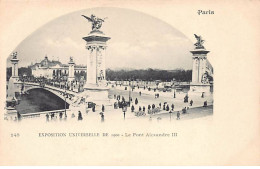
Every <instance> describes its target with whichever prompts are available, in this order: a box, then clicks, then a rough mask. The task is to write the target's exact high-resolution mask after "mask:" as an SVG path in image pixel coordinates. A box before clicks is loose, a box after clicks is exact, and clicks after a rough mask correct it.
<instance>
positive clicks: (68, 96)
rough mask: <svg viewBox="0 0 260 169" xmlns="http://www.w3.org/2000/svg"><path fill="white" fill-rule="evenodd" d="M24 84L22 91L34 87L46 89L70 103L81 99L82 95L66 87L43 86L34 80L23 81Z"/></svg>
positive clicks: (24, 91)
mask: <svg viewBox="0 0 260 169" xmlns="http://www.w3.org/2000/svg"><path fill="white" fill-rule="evenodd" d="M22 85H23V90H22V93H26V92H28V91H30V90H33V89H44V90H47V91H49V92H51V93H53V94H55V95H56V96H58V97H59V98H61V99H62V100H64V101H65V100H66V102H67V103H68V104H70V105H73V104H76V103H78V102H79V101H80V96H79V94H80V93H77V92H74V91H70V90H65V89H64V88H58V87H54V86H50V85H46V84H45V85H44V86H42V85H40V84H39V83H32V82H24V83H22Z"/></svg>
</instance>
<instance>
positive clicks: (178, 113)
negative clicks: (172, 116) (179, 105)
mask: <svg viewBox="0 0 260 169" xmlns="http://www.w3.org/2000/svg"><path fill="white" fill-rule="evenodd" d="M180 116H181V114H180V112H179V111H178V112H177V120H180V119H181V118H180Z"/></svg>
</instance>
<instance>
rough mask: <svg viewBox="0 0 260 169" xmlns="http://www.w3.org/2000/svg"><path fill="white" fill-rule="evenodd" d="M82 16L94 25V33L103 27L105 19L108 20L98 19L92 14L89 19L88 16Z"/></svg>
mask: <svg viewBox="0 0 260 169" xmlns="http://www.w3.org/2000/svg"><path fill="white" fill-rule="evenodd" d="M81 16H83V17H84V18H86V19H87V20H88V21H89V22H91V23H92V31H95V30H98V29H100V28H101V26H102V23H103V22H105V19H107V18H103V19H101V18H98V17H96V16H95V15H93V14H92V15H91V16H90V17H87V16H85V15H81Z"/></svg>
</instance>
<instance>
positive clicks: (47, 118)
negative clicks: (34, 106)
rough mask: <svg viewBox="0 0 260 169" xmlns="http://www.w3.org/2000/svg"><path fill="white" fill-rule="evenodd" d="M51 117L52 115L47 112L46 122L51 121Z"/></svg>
mask: <svg viewBox="0 0 260 169" xmlns="http://www.w3.org/2000/svg"><path fill="white" fill-rule="evenodd" d="M49 117H50V116H49V113H47V114H46V122H48V121H49Z"/></svg>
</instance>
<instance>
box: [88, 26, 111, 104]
mask: <svg viewBox="0 0 260 169" xmlns="http://www.w3.org/2000/svg"><path fill="white" fill-rule="evenodd" d="M83 39H84V40H85V41H86V42H87V44H86V49H87V50H88V55H87V82H86V84H85V86H84V95H85V96H86V101H88V102H94V103H96V104H97V105H98V106H99V105H102V104H104V105H112V104H111V103H110V101H109V99H108V90H109V89H108V88H107V87H106V80H105V79H106V67H105V57H106V48H107V45H106V42H107V41H108V40H109V39H110V37H108V36H106V35H105V34H104V33H103V32H101V31H99V30H94V31H91V32H90V34H89V35H88V36H87V37H84V38H83Z"/></svg>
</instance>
